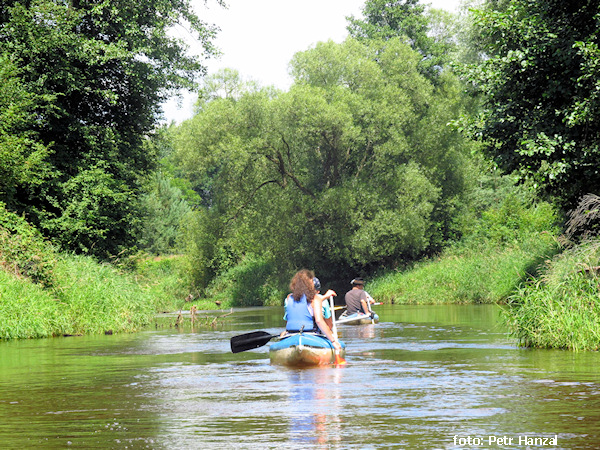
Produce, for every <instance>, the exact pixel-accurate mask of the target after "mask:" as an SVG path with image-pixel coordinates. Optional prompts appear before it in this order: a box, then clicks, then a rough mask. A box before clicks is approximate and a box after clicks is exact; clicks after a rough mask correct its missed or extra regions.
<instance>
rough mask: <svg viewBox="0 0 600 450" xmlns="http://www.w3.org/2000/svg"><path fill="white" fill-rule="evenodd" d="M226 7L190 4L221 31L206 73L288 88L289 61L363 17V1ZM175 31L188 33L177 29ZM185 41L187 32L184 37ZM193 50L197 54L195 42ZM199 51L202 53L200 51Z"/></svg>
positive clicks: (181, 106)
mask: <svg viewBox="0 0 600 450" xmlns="http://www.w3.org/2000/svg"><path fill="white" fill-rule="evenodd" d="M459 1H460V0H424V1H423V2H422V3H423V4H426V3H430V4H431V5H432V6H433V7H434V8H440V9H447V10H450V11H455V10H456V9H457V8H458V5H459ZM226 3H227V5H228V9H223V8H222V7H220V6H219V5H217V4H216V2H215V1H214V0H207V2H206V4H205V1H204V0H192V4H193V5H194V8H195V11H196V13H197V14H198V16H199V17H200V18H201V19H203V20H204V21H206V22H208V23H213V24H215V25H217V26H218V27H219V28H220V29H221V31H220V32H219V33H218V35H217V38H216V39H215V41H214V43H215V44H216V46H217V47H218V48H219V49H220V50H221V52H222V55H221V56H220V57H219V58H218V59H214V58H212V59H209V60H207V61H206V66H207V68H208V73H209V74H212V73H215V72H217V71H218V70H219V69H222V68H231V69H236V70H237V71H238V72H239V73H240V75H241V77H242V78H243V79H246V80H255V81H257V82H258V83H260V84H261V85H262V86H268V85H274V86H275V87H277V88H279V89H282V90H287V89H288V88H289V87H290V85H291V83H292V79H291V78H290V76H289V74H288V63H289V62H290V60H291V59H292V57H293V56H294V54H295V53H296V52H299V51H304V50H308V49H309V48H311V47H314V46H315V44H316V43H317V42H321V41H327V40H329V39H331V40H333V41H335V42H342V41H343V40H344V39H345V38H346V37H347V36H348V32H347V30H346V26H347V25H348V22H347V20H346V17H348V16H354V17H357V18H360V17H362V15H361V9H362V7H363V5H364V3H365V0H302V1H300V2H299V1H292V0H226ZM176 33H184V32H183V31H182V30H176ZM180 36H181V37H183V38H184V39H185V37H186V36H185V35H184V34H180ZM190 46H191V47H190V51H191V52H194V45H193V43H191V44H190ZM196 52H198V49H196ZM195 101H196V94H194V93H190V92H182V98H181V99H179V100H177V99H175V98H173V99H171V100H170V101H169V102H167V103H166V104H165V105H164V106H163V110H164V113H165V120H166V121H167V122H171V121H175V122H177V123H181V122H182V121H183V120H186V119H189V118H190V117H192V112H193V105H194V102H195Z"/></svg>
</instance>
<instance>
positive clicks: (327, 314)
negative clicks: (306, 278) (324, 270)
mask: <svg viewBox="0 0 600 450" xmlns="http://www.w3.org/2000/svg"><path fill="white" fill-rule="evenodd" d="M313 284H314V285H315V290H316V291H317V294H316V295H315V297H318V296H320V297H321V303H322V305H323V319H324V320H325V323H326V324H327V326H328V327H329V328H330V329H331V330H333V319H332V318H331V305H330V304H329V297H325V296H324V295H321V281H320V280H319V279H318V278H317V277H314V278H313ZM329 291H331V292H333V291H332V290H331V289H330V290H329ZM329 291H328V292H329ZM333 295H337V294H336V293H335V292H333Z"/></svg>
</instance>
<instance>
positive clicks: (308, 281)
mask: <svg viewBox="0 0 600 450" xmlns="http://www.w3.org/2000/svg"><path fill="white" fill-rule="evenodd" d="M314 278H315V275H314V273H313V272H312V271H310V270H307V269H302V270H300V271H298V272H296V274H295V275H294V277H293V278H292V281H291V282H290V290H291V291H292V293H291V294H290V295H288V296H287V298H286V299H285V316H284V317H283V318H284V319H285V320H286V326H285V330H286V332H287V333H295V332H298V331H300V330H302V331H305V332H310V331H312V332H317V331H318V330H320V331H321V333H323V334H324V335H325V336H326V337H327V339H329V340H330V341H331V342H332V344H333V347H334V349H335V350H336V351H341V350H342V347H341V345H340V343H339V342H338V340H337V339H336V337H335V336H334V335H333V332H332V331H331V328H330V327H329V326H328V325H327V323H326V322H325V319H324V318H323V300H326V299H328V298H330V297H332V296H335V295H336V294H335V292H334V291H332V290H331V289H329V290H328V291H327V292H326V293H325V294H324V295H320V294H317V289H316V288H315V282H314ZM319 287H320V282H319Z"/></svg>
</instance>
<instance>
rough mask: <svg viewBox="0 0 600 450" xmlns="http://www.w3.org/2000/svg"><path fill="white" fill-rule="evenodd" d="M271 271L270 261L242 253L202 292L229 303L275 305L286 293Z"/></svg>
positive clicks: (274, 270) (236, 304) (271, 263)
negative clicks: (235, 261)
mask: <svg viewBox="0 0 600 450" xmlns="http://www.w3.org/2000/svg"><path fill="white" fill-rule="evenodd" d="M275 273H276V268H275V264H274V263H273V262H271V261H267V260H265V259H262V258H259V257H251V256H250V257H245V258H243V259H242V261H241V262H240V263H239V264H238V265H236V266H234V267H232V268H231V269H229V270H227V271H226V272H224V273H223V274H221V275H220V276H218V277H217V278H216V279H215V280H214V281H213V282H212V283H211V284H210V286H209V287H208V289H207V292H206V294H207V296H208V297H211V298H214V299H216V300H221V301H224V302H228V303H230V304H231V306H263V305H279V304H281V302H282V300H283V298H284V297H285V295H286V293H285V290H284V289H283V288H282V282H281V280H278V279H277V277H276V275H274V274H275Z"/></svg>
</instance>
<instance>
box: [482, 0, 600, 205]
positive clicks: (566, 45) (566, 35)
mask: <svg viewBox="0 0 600 450" xmlns="http://www.w3.org/2000/svg"><path fill="white" fill-rule="evenodd" d="M499 4H500V7H499V8H496V7H495V5H496V3H495V2H494V3H491V4H490V5H488V7H487V8H483V9H481V10H480V11H479V12H477V13H476V14H475V16H474V17H475V19H474V20H476V24H477V25H478V26H479V30H480V42H481V45H482V50H483V51H484V52H485V54H486V57H487V58H486V60H485V61H484V62H483V63H482V64H478V65H477V66H475V67H473V68H472V73H471V80H472V82H473V83H474V84H475V85H476V86H477V87H478V88H479V90H480V92H481V93H482V94H483V98H484V101H485V105H484V111H483V113H482V114H481V115H480V117H478V119H477V120H475V121H474V122H473V127H472V132H473V134H474V135H475V136H477V137H479V138H480V139H481V140H482V141H483V142H484V144H485V150H486V152H487V154H488V155H490V156H491V157H493V158H494V160H495V161H496V163H497V164H498V165H499V166H500V167H501V168H502V169H503V170H505V171H507V172H512V173H515V174H516V175H518V177H519V178H520V179H521V180H522V181H527V182H529V183H531V184H532V185H533V186H535V187H537V188H539V190H540V191H541V192H542V193H544V194H546V195H548V196H550V197H552V198H554V199H556V200H557V201H558V202H559V203H560V204H561V205H562V206H563V207H565V208H567V209H570V208H572V207H574V206H575V204H576V203H577V201H578V199H579V198H580V197H581V196H582V195H584V194H587V193H589V192H597V191H599V190H600V177H599V172H598V171H599V170H600V167H599V165H598V158H599V156H600V135H599V134H598V132H597V130H598V129H599V120H600V109H599V108H598V104H599V102H598V98H599V92H600V82H599V81H598V67H599V66H598V64H599V61H600V51H599V50H598V17H599V14H600V5H598V3H597V2H589V1H575V2H561V1H558V0H550V1H544V2H535V1H529V0H515V1H512V2H510V3H508V4H506V3H505V2H499Z"/></svg>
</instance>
